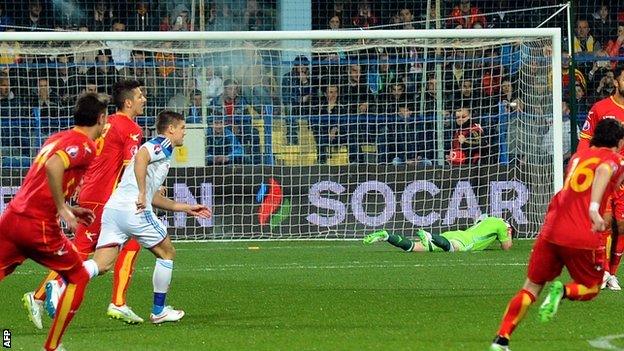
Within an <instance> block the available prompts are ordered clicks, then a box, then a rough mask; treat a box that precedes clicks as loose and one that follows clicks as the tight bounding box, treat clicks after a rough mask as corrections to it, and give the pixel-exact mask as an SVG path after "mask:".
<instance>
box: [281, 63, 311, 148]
mask: <svg viewBox="0 0 624 351" xmlns="http://www.w3.org/2000/svg"><path fill="white" fill-rule="evenodd" d="M317 94H318V93H317V91H316V88H315V87H314V86H313V85H312V81H311V79H310V61H309V60H308V58H307V57H305V56H303V55H301V56H297V57H295V59H294V60H293V62H292V68H291V70H290V72H288V73H286V74H285V75H284V78H283V79H282V101H283V104H284V105H285V106H286V108H287V112H286V124H287V130H288V133H287V134H288V140H289V142H290V143H291V144H297V128H298V125H299V124H298V122H299V118H297V117H293V116H301V115H309V114H310V109H311V106H312V102H313V100H314V97H315V96H316V95H317Z"/></svg>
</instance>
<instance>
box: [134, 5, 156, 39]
mask: <svg viewBox="0 0 624 351" xmlns="http://www.w3.org/2000/svg"><path fill="white" fill-rule="evenodd" d="M130 16H131V17H130V18H128V30H130V31H135V32H145V31H153V30H155V29H156V28H157V26H156V23H154V20H155V19H156V16H154V15H153V13H151V12H150V11H149V5H148V3H147V2H145V1H141V2H139V3H138V4H137V7H136V11H134V12H133V13H132V15H130Z"/></svg>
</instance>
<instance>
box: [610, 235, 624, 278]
mask: <svg viewBox="0 0 624 351" xmlns="http://www.w3.org/2000/svg"><path fill="white" fill-rule="evenodd" d="M612 253H613V254H612V255H611V260H609V273H611V274H612V275H615V274H616V273H617V271H618V268H619V267H620V261H621V260H622V254H623V253H624V234H623V235H618V236H617V239H616V241H615V250H613V251H612Z"/></svg>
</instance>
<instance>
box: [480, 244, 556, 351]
mask: <svg viewBox="0 0 624 351" xmlns="http://www.w3.org/2000/svg"><path fill="white" fill-rule="evenodd" d="M562 268H563V262H561V261H560V260H559V259H558V257H557V255H556V253H555V251H554V247H553V244H551V243H549V242H547V241H546V240H542V239H537V241H536V242H535V245H534V247H533V251H532V252H531V257H530V258H529V266H528V273H527V280H526V281H525V283H524V285H523V287H522V289H520V290H519V291H518V292H517V293H516V294H515V295H514V296H513V297H512V298H511V300H509V303H508V304H507V308H506V310H505V313H504V314H503V320H502V321H501V324H500V327H499V329H498V333H497V334H496V337H495V338H494V341H493V343H492V347H491V349H492V350H497V349H500V350H504V348H505V347H507V346H508V345H509V339H510V338H511V334H512V333H513V331H514V330H515V329H516V327H517V326H518V324H519V323H520V322H521V321H522V319H523V318H524V316H525V315H526V312H527V311H528V309H529V308H530V307H531V305H533V303H535V300H536V299H537V297H538V296H539V294H540V292H541V291H542V288H543V286H544V284H545V283H546V282H548V281H551V280H553V279H554V278H556V277H557V276H558V275H559V274H560V273H561V269H562Z"/></svg>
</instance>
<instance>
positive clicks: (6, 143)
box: [0, 76, 31, 157]
mask: <svg viewBox="0 0 624 351" xmlns="http://www.w3.org/2000/svg"><path fill="white" fill-rule="evenodd" d="M21 106H22V104H21V102H20V100H19V99H18V98H17V97H16V96H15V94H14V93H13V91H12V90H11V83H10V80H9V78H8V77H6V76H0V116H2V118H3V119H7V118H9V119H12V121H15V122H18V121H19V120H20V119H21V117H22V116H23V112H22V111H21ZM30 139H31V137H30V129H29V128H24V127H20V126H19V125H18V126H13V127H9V128H5V129H3V133H0V141H1V144H2V145H1V146H2V152H0V153H1V154H2V155H3V156H18V157H20V156H30V155H29V147H30Z"/></svg>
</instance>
